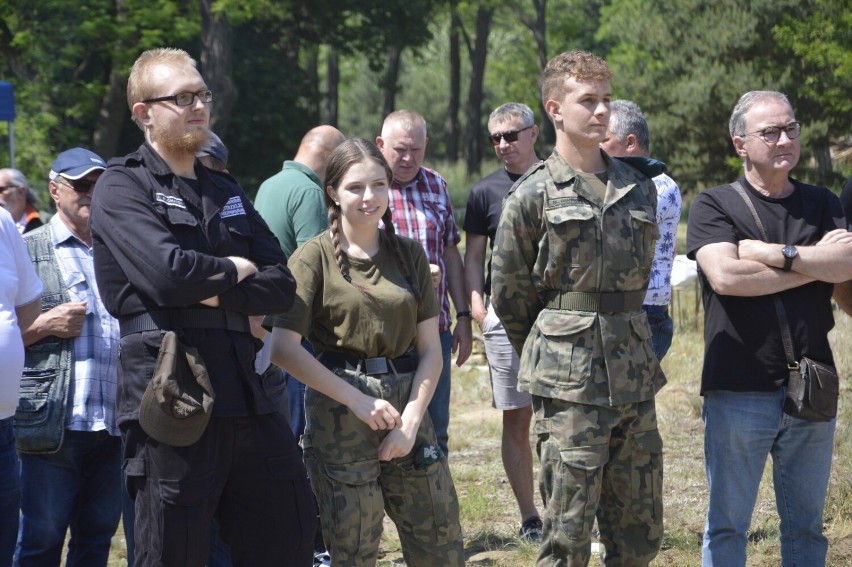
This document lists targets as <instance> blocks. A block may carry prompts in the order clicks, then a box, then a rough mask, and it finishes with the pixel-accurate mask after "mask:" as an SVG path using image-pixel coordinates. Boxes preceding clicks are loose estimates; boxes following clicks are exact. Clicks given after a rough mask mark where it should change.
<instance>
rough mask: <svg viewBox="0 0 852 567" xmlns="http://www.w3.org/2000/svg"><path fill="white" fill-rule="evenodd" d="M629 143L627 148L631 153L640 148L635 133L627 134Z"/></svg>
mask: <svg viewBox="0 0 852 567" xmlns="http://www.w3.org/2000/svg"><path fill="white" fill-rule="evenodd" d="M625 141H626V142H627V145H626V146H625V148H624V149H625V150H626V151H627V152H628V153H630V152H634V151H636V150H638V149H639V144H638V143H637V142H636V135H635V134H627V139H626V140H625Z"/></svg>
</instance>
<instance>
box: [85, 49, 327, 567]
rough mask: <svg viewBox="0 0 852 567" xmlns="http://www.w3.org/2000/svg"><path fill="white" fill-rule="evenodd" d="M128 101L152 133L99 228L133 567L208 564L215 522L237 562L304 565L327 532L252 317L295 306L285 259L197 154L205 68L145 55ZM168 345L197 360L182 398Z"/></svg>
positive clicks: (125, 169)
mask: <svg viewBox="0 0 852 567" xmlns="http://www.w3.org/2000/svg"><path fill="white" fill-rule="evenodd" d="M127 100H128V104H129V106H130V110H131V113H132V115H133V119H134V121H135V122H136V124H137V125H138V126H139V127H140V129H141V130H142V132H143V133H144V136H145V141H144V143H143V144H142V146H140V148H139V149H138V150H137V151H135V152H133V153H131V154H129V155H127V156H125V157H122V158H116V159H114V160H112V161H111V162H110V164H109V167H108V168H107V171H106V172H105V173H104V175H103V177H102V178H101V180H100V181H99V182H98V192H99V193H98V199H97V200H96V201H95V204H94V208H93V211H92V235H93V239H94V250H95V270H96V274H97V278H98V283H99V284H100V285H101V289H102V290H103V297H104V303H105V304H106V306H107V308H108V309H109V311H110V313H112V314H113V315H114V316H115V317H117V318H118V319H119V323H120V327H121V349H122V350H121V352H122V358H121V365H120V367H119V391H118V400H117V421H118V425H119V427H120V429H121V434H122V438H123V440H124V443H125V455H124V456H125V467H124V473H125V480H126V484H127V490H128V492H129V494H130V496H131V497H132V498H133V499H134V506H135V512H136V521H135V539H136V550H135V565H136V567H149V566H154V565H157V566H159V565H179V566H181V567H202V566H203V565H205V564H206V563H207V562H208V556H209V551H210V539H209V537H208V534H209V533H210V527H211V523H212V521H213V518H214V517H215V518H216V519H217V520H218V522H219V526H220V528H221V531H220V535H221V538H222V540H223V541H224V542H225V543H227V544H228V545H229V546H230V548H231V558H232V561H233V564H234V565H237V566H254V565H276V564H281V563H287V564H289V565H294V566H305V567H307V566H309V565H311V563H312V561H313V535H314V533H315V531H316V512H315V509H314V505H313V502H312V499H311V492H310V486H309V484H308V479H307V472H306V470H305V467H304V465H303V464H302V462H301V459H300V458H299V453H298V450H297V446H296V440H295V439H294V437H293V434H292V432H291V431H290V428H289V426H288V424H287V421H286V418H285V417H284V416H283V415H282V414H280V413H279V412H277V411H276V407H275V405H274V403H273V402H272V400H270V399H269V397H268V396H267V394H266V392H265V390H264V388H263V384H262V382H261V380H262V379H261V377H260V376H259V375H258V374H257V372H256V371H255V368H254V360H255V351H256V348H257V347H256V339H254V337H253V336H252V334H251V327H250V325H249V320H248V317H249V316H251V315H267V314H275V313H280V312H283V311H287V310H288V309H290V307H291V305H292V303H293V297H294V291H295V282H294V280H293V277H292V276H291V274H290V271H289V270H288V269H287V266H286V264H287V260H286V258H285V256H284V253H283V252H282V251H281V247H280V246H279V245H278V241H277V240H276V239H275V236H274V235H273V234H272V232H271V231H270V230H269V228H268V227H267V225H266V223H265V222H264V221H263V220H262V219H261V217H260V215H259V214H258V213H257V211H256V210H255V209H254V207H253V206H252V204H251V202H250V201H249V199H248V197H246V195H245V192H244V191H243V190H242V188H241V187H240V186H239V184H238V183H237V182H236V180H235V179H234V178H233V177H231V176H230V175H229V174H228V173H226V172H219V171H215V170H213V169H209V168H206V167H204V166H203V165H202V164H201V162H200V161H199V160H198V159H197V158H196V154H197V152H198V151H199V150H201V149H202V148H204V147H205V144H207V142H208V139H209V138H210V131H209V129H208V123H209V120H210V105H211V104H212V103H213V101H214V96H213V93H212V92H211V91H210V90H209V89H208V88H207V85H206V84H205V82H204V79H203V78H202V77H201V74H200V73H199V72H198V70H197V69H196V64H195V61H194V60H193V59H192V58H191V57H190V56H189V55H188V54H187V53H186V52H184V51H182V50H179V49H171V48H168V49H165V48H164V49H154V50H151V51H146V52H145V53H143V54H142V55H141V56H140V57H139V58H138V59H137V60H136V62H135V63H134V65H133V68H132V69H131V71H130V76H129V78H128V83H127ZM170 331H172V332H174V333H175V335H177V339H178V342H177V344H176V343H174V342H173V341H172V340H171V339H172V338H173V337H174V335H173V334H172V333H170ZM170 345H175V346H170ZM172 349H176V350H172ZM193 353H195V354H193ZM169 354H172V355H174V354H180V355H181V356H182V357H183V360H185V361H186V360H189V359H190V358H191V359H192V361H193V368H195V369H196V370H195V371H194V372H193V373H192V375H191V376H187V374H186V373H184V374H183V376H184V378H186V380H187V382H186V383H185V387H184V388H182V391H175V390H174V389H172V390H169V389H167V388H166V387H158V384H159V383H160V382H159V381H158V380H157V378H156V377H157V376H163V374H162V373H160V372H155V368H157V365H158V362H161V361H162V360H163V359H166V358H167V357H166V356H165V355H169ZM160 355H163V356H162V357H161V356H160ZM188 357H189V358H188ZM199 366H201V367H202V368H204V367H206V371H200V370H199ZM152 374H153V375H154V378H152ZM166 375H167V376H176V378H174V379H175V380H179V379H180V376H181V374H180V373H176V374H168V373H167V374H166ZM201 390H203V393H202V392H201Z"/></svg>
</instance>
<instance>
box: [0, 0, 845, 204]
mask: <svg viewBox="0 0 852 567" xmlns="http://www.w3.org/2000/svg"><path fill="white" fill-rule="evenodd" d="M161 46H175V47H181V48H184V49H186V50H187V51H188V52H189V53H190V54H191V55H193V56H194V57H195V58H196V59H197V60H198V61H199V65H200V68H201V72H202V74H203V76H204V78H205V79H206V81H207V84H208V86H209V87H210V88H211V89H212V90H213V92H214V96H215V101H214V103H213V106H212V109H211V110H212V118H211V127H212V129H213V130H214V131H215V132H217V133H218V134H219V135H220V136H221V137H222V138H223V139H224V140H225V142H226V144H227V146H228V147H229V149H230V151H231V159H230V167H231V172H232V173H233V174H234V175H235V177H237V179H239V180H240V181H241V183H242V184H243V186H244V187H245V189H246V191H247V192H248V193H249V194H250V195H253V194H254V193H255V192H256V190H257V187H258V186H259V184H260V183H261V182H262V181H263V180H264V179H266V178H267V177H269V176H271V175H273V174H274V173H276V172H277V171H278V170H279V169H280V167H281V163H282V162H283V160H285V159H289V158H291V157H292V156H293V155H294V154H295V151H296V148H297V146H298V143H299V141H300V139H301V137H302V135H303V134H304V133H305V132H306V131H307V130H308V129H309V128H311V127H313V126H315V125H317V124H320V123H326V124H333V125H336V126H337V127H338V128H340V129H341V130H342V131H343V132H344V133H345V134H346V135H347V136H364V137H366V138H368V139H372V138H374V137H375V136H376V135H377V134H378V133H379V131H380V128H381V123H382V119H383V117H384V116H385V115H386V114H387V113H388V112H390V111H391V110H393V109H397V108H410V109H414V110H417V111H419V112H420V113H421V114H423V115H424V116H425V118H426V120H427V122H428V124H429V148H428V153H427V165H431V166H433V167H436V168H437V169H439V171H444V170H447V171H448V173H449V175H448V177H449V178H450V183H451V191H452V192H453V195H454V201H455V203H456V207H457V208H459V207H460V206H461V205H462V204H463V203H464V201H465V199H466V194H467V190H468V189H469V186H470V184H471V183H472V181H475V180H476V179H477V178H478V177H479V176H480V173H481V172H484V173H488V172H490V171H491V170H492V169H494V168H496V167H497V165H496V162H494V161H493V152H491V150H490V147H489V146H488V143H487V140H486V134H487V130H486V122H487V118H488V114H489V112H490V111H491V110H492V109H493V108H495V107H496V106H498V105H500V104H502V103H504V102H507V101H520V102H524V103H526V104H528V105H529V106H530V107H532V108H533V109H534V110H535V111H536V114H537V115H538V117H539V119H538V123H539V124H540V126H541V127H542V129H543V133H542V136H540V138H539V144H540V147H539V154H540V155H541V156H546V155H548V154H549V152H550V151H551V148H552V144H553V131H552V127H551V125H550V124H549V122H547V121H546V120H543V119H542V117H543V116H544V114H543V112H542V111H541V106H540V102H539V96H538V77H539V75H540V71H541V69H542V68H543V66H544V64H545V63H546V61H547V60H548V59H549V58H550V57H552V56H553V55H555V54H557V53H559V52H562V51H565V50H568V49H574V48H580V49H586V50H589V51H592V52H594V53H596V54H599V55H601V56H603V57H605V58H606V59H607V60H608V62H609V64H610V66H611V67H612V68H613V70H614V73H615V78H614V80H613V82H612V86H613V94H614V96H615V97H617V98H629V99H632V100H634V101H636V102H637V103H638V104H639V105H640V106H641V107H642V108H643V110H644V111H645V114H646V115H647V117H648V120H649V123H650V126H651V133H652V140H653V141H652V154H653V155H654V157H657V158H658V159H662V160H663V161H665V162H667V163H668V164H669V169H670V173H671V175H672V177H674V178H675V179H676V180H677V181H678V183H679V184H680V185H681V188H682V190H683V191H684V193H685V194H686V196H687V202H689V200H690V199H689V197H690V195H693V194H695V193H696V192H697V191H699V190H700V189H701V188H703V187H707V186H712V185H715V184H718V183H723V182H726V181H729V180H730V179H732V178H733V177H734V176H735V175H736V174H737V170H738V168H739V167H740V162H739V159H738V158H737V157H736V156H735V155H734V154H733V152H732V151H731V147H730V146H731V144H730V139H729V135H728V131H727V125H728V119H729V116H730V112H731V109H732V108H733V106H734V104H735V103H736V101H737V99H738V97H739V96H740V95H741V94H743V93H744V92H746V91H749V90H754V89H773V90H781V91H783V92H786V93H787V94H788V96H789V97H790V99H791V101H792V104H793V107H794V109H795V111H796V117H797V119H798V120H799V121H800V122H801V123H802V124H803V130H802V135H801V140H802V154H803V159H802V161H801V162H800V166H799V167H798V168H797V170H796V175H797V177H798V178H800V179H802V180H805V181H809V182H812V183H819V184H822V185H826V186H828V187H831V188H832V189H834V190H835V191H837V190H839V187H840V185H841V184H842V181H843V179H845V178H846V177H848V176H850V175H852V158H850V155H851V154H852V136H850V134H852V47H850V46H852V11H850V10H849V8H848V4H847V2H846V1H845V0H751V1H745V0H742V1H736V0H712V1H711V0H669V1H667V2H656V1H652V0H608V1H603V0H499V1H496V0H495V1H491V0H482V1H463V0H387V1H376V0H310V1H308V0H195V1H181V0H144V1H142V0H74V1H73V2H72V1H69V0H0V55H2V59H0V80H3V81H8V82H10V83H12V84H13V85H14V88H15V94H16V104H17V107H16V110H17V119H16V121H15V123H14V125H15V149H16V164H15V165H16V167H17V168H18V169H21V170H22V171H23V172H24V173H25V174H26V175H27V177H28V179H29V180H30V182H31V185H32V186H33V188H34V189H35V190H36V192H37V193H40V194H41V195H42V197H43V198H42V201H43V202H46V201H49V200H48V199H44V197H46V178H47V172H48V170H49V166H50V163H51V161H52V160H53V158H54V157H55V156H56V154H57V153H59V152H60V151H62V150H64V149H67V148H70V147H73V146H85V147H89V148H91V149H93V150H94V151H95V152H97V153H98V154H100V155H102V156H103V157H105V158H110V157H112V156H116V155H124V154H125V153H128V152H130V151H133V150H134V149H135V148H136V147H137V146H138V145H139V144H140V143H141V141H142V135H141V132H140V131H139V130H138V128H137V127H136V126H135V125H134V124H133V123H132V122H131V120H130V115H129V111H128V109H127V103H126V94H125V93H126V81H127V73H128V71H129V68H130V66H131V64H132V62H133V61H134V59H135V58H136V57H137V56H138V55H139V53H141V51H143V50H145V49H149V48H153V47H161ZM164 94H167V93H164ZM8 145H9V138H8V135H7V134H6V129H5V128H3V127H2V126H0V166H5V165H7V163H8V159H9V151H8ZM483 160H485V162H483ZM461 208H462V210H463V207H461Z"/></svg>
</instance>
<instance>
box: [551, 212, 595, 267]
mask: <svg viewBox="0 0 852 567" xmlns="http://www.w3.org/2000/svg"><path fill="white" fill-rule="evenodd" d="M544 216H545V219H546V221H547V226H548V230H547V241H548V245H549V246H550V254H549V259H550V261H552V262H555V264H556V265H555V266H554V267H553V268H554V273H555V274H556V277H558V278H561V279H562V281H576V280H577V279H579V278H580V276H581V274H582V272H585V271H586V270H588V266H589V265H590V264H591V260H592V259H591V258H582V257H581V256H580V254H581V253H582V252H584V247H582V246H580V240H581V239H582V237H586V238H590V237H594V235H595V231H596V228H595V213H594V210H593V209H592V207H591V205H589V204H588V203H585V202H583V201H580V200H577V201H576V202H575V203H574V204H572V205H570V206H565V207H558V208H553V209H545V211H544ZM585 249H586V252H589V251H594V247H592V248H590V247H588V246H586V247H585ZM560 264H561V265H560ZM566 272H567V278H568V279H567V280H565V279H564V278H565V277H566ZM575 272H576V273H575Z"/></svg>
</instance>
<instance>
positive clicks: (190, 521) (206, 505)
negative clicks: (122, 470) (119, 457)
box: [128, 459, 216, 565]
mask: <svg viewBox="0 0 852 567" xmlns="http://www.w3.org/2000/svg"><path fill="white" fill-rule="evenodd" d="M128 460H130V459H128ZM214 485H215V475H214V471H210V472H209V473H207V474H204V475H201V476H197V477H193V478H182V479H179V480H167V479H160V481H159V488H160V498H161V500H162V502H163V504H162V506H163V512H162V513H163V537H162V545H163V556H162V558H163V559H164V560H167V561H168V563H169V564H171V565H201V564H202V563H203V557H202V556H201V550H203V549H205V546H204V545H202V543H205V542H209V541H210V522H209V521H205V519H207V520H209V518H211V517H212V511H211V510H210V507H214V506H215V505H216V503H215V502H214V501H213V489H214Z"/></svg>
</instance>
